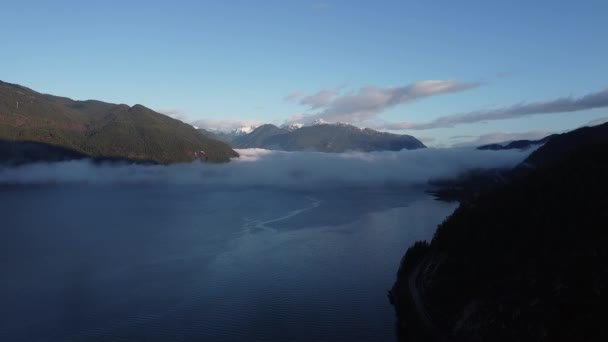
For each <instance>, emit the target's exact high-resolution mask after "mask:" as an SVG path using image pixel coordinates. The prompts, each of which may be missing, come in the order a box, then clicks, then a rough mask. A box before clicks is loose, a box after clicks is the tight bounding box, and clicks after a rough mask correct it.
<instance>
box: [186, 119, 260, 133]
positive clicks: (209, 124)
mask: <svg viewBox="0 0 608 342" xmlns="http://www.w3.org/2000/svg"><path fill="white" fill-rule="evenodd" d="M263 123H264V122H262V121H260V120H255V119H242V120H240V119H213V118H205V119H199V120H196V121H194V122H192V125H193V126H196V127H199V128H204V129H207V130H212V131H219V132H230V131H233V130H235V129H237V128H239V127H244V126H254V127H257V126H260V125H262V124H263Z"/></svg>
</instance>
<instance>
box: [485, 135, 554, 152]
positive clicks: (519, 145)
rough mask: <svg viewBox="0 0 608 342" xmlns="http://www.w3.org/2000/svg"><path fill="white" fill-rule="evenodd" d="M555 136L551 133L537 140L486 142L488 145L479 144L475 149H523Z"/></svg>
mask: <svg viewBox="0 0 608 342" xmlns="http://www.w3.org/2000/svg"><path fill="white" fill-rule="evenodd" d="M556 136H557V134H551V135H548V136H546V137H544V138H542V139H539V140H514V141H510V142H507V143H497V144H488V145H482V146H479V147H477V149H478V150H493V151H498V150H513V149H518V150H524V149H527V148H530V147H532V146H536V145H542V144H544V143H546V142H547V141H549V140H551V139H553V138H554V137H556Z"/></svg>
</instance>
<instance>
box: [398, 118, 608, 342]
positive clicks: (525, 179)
mask: <svg viewBox="0 0 608 342" xmlns="http://www.w3.org/2000/svg"><path fill="white" fill-rule="evenodd" d="M607 130H608V124H604V125H601V126H596V127H591V128H582V129H578V130H575V131H572V132H570V133H565V134H561V135H559V136H557V137H555V138H553V139H551V141H549V142H548V143H546V144H545V145H544V146H543V147H541V148H539V149H538V150H537V151H535V152H534V153H533V154H532V155H530V157H529V158H528V159H527V160H526V162H525V164H530V165H533V167H527V168H526V170H527V171H528V172H527V173H526V174H521V173H516V174H513V175H512V176H511V178H510V179H509V180H508V181H506V182H504V183H503V184H502V185H500V186H497V187H495V188H494V189H492V190H491V191H487V192H484V193H482V194H480V196H479V197H477V198H474V199H472V200H470V201H465V202H463V203H461V205H460V206H459V208H458V209H457V210H456V211H455V212H454V213H453V214H452V215H451V216H450V217H449V218H448V219H447V220H446V221H445V222H444V223H442V224H441V225H440V226H439V227H438V229H437V232H436V233H435V236H434V237H433V239H432V241H431V243H430V244H425V243H418V244H416V245H415V246H413V247H412V248H411V249H410V250H408V252H407V253H406V256H405V257H404V259H403V260H402V264H401V268H400V270H399V273H398V277H397V282H396V283H395V285H394V287H393V289H392V290H391V295H390V298H391V301H392V303H393V304H394V305H395V309H396V312H397V316H398V322H399V326H400V328H401V329H400V330H401V333H402V335H403V339H404V340H411V339H412V338H418V339H419V340H446V339H447V340H451V341H574V340H579V341H605V340H606V339H608V325H606V313H605V308H606V305H608V267H607V266H606V265H608V248H606V246H607V245H608V228H607V227H608V210H607V209H606V208H608V196H607V195H606V194H607V193H608V177H606V175H608V153H606V151H607V149H608V131H607Z"/></svg>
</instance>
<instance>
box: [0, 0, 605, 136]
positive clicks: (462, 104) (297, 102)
mask: <svg viewBox="0 0 608 342" xmlns="http://www.w3.org/2000/svg"><path fill="white" fill-rule="evenodd" d="M606 13H608V1H605V0H597V1H593V0H589V1H587V0H578V1H567V0H564V1H544V0H538V1H487V0H486V1H467V0H463V1H408V0H400V1H381V0H378V1H363V0H360V1H352V0H351V1H347V0H344V1H341V0H324V1H316V0H293V1H274V0H273V1H265V0H260V1H231V0H225V1H170V2H169V1H163V2H157V1H113V0H109V1H103V2H101V1H99V2H92V1H61V0H57V1H7V2H6V3H3V4H2V11H1V12H0V32H2V48H1V49H0V80H2V81H5V82H10V83H17V84H20V85H24V86H27V87H29V88H32V89H34V90H37V91H39V92H43V93H50V94H54V95H60V96H66V97H70V98H73V99H76V100H86V99H98V100H102V101H106V102H112V103H126V104H129V105H134V104H143V105H145V106H146V107H149V108H152V109H154V110H157V111H159V112H162V113H165V114H167V115H171V116H173V117H175V118H178V119H180V120H182V121H185V122H188V123H194V124H196V125H198V126H204V127H208V128H226V129H227V128H233V127H237V126H240V125H249V124H254V125H257V124H261V123H274V124H277V125H281V124H286V123H309V122H312V121H313V120H316V119H323V120H325V121H330V122H337V121H340V122H347V123H351V124H355V125H358V126H360V127H371V128H375V129H379V130H386V131H390V132H394V133H402V134H411V135H414V136H416V137H418V138H419V139H421V140H422V141H423V142H425V143H426V144H427V145H430V146H437V147H441V146H454V145H463V144H464V145H466V144H479V143H488V142H494V141H500V140H512V139H517V138H540V137H542V136H544V135H547V134H550V133H553V132H563V131H566V130H569V129H573V128H576V127H580V126H583V125H587V124H589V123H591V122H593V123H599V122H603V121H604V120H605V119H606V120H608V119H607V118H608V63H606V61H607V60H608V44H605V37H606V36H608V20H606Z"/></svg>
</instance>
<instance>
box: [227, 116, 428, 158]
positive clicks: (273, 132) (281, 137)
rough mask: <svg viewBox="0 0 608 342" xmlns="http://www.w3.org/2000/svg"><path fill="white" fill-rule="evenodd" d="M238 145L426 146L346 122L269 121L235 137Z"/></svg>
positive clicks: (323, 149) (307, 147) (331, 148)
mask: <svg viewBox="0 0 608 342" xmlns="http://www.w3.org/2000/svg"><path fill="white" fill-rule="evenodd" d="M232 145H233V146H235V147H237V148H265V149H270V150H283V151H317V152H333V153H340V152H347V151H362V152H371V151H398V150H401V149H404V148H405V149H416V148H425V147H426V146H425V145H424V144H423V143H422V142H420V141H419V140H418V139H416V138H414V137H413V136H410V135H399V134H392V133H385V132H379V131H375V130H373V129H370V128H364V129H361V128H358V127H356V126H353V125H350V124H345V123H331V124H330V123H318V124H315V125H309V126H290V127H278V126H275V125H272V124H265V125H261V126H259V127H257V128H256V129H255V130H253V131H252V132H251V133H249V134H246V135H243V136H240V137H237V138H235V139H234V140H233V141H232Z"/></svg>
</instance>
